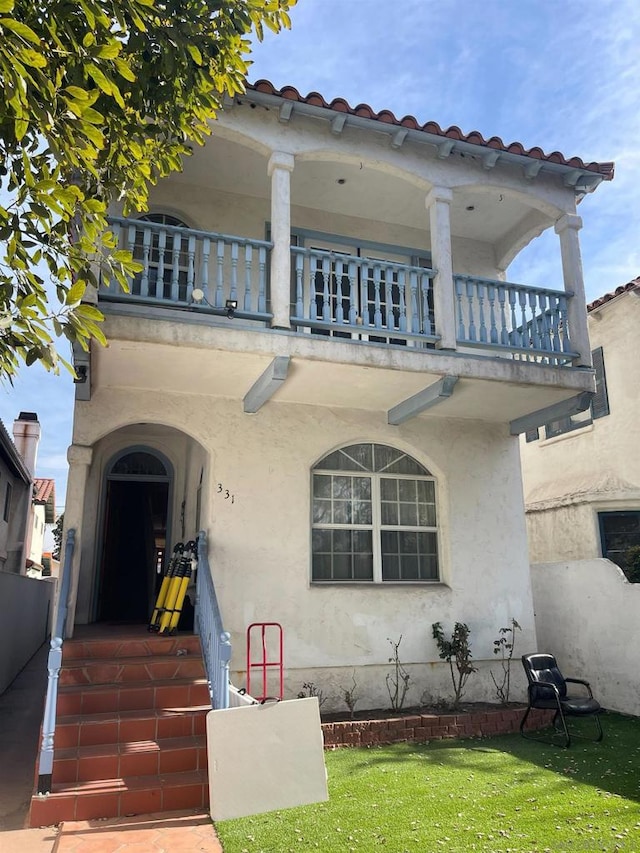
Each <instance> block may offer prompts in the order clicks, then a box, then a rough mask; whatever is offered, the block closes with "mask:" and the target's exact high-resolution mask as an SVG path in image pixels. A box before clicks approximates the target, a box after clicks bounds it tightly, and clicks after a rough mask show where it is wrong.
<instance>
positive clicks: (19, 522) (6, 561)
mask: <svg viewBox="0 0 640 853" xmlns="http://www.w3.org/2000/svg"><path fill="white" fill-rule="evenodd" d="M30 414H31V413H29V412H27V413H25V412H21V413H20V417H19V419H18V421H16V422H15V424H20V425H21V426H20V427H19V428H20V429H21V428H22V425H23V424H24V423H25V421H24V420H23V418H24V417H25V415H27V416H28V415H30ZM15 424H14V427H15ZM14 434H15V433H14ZM32 476H33V473H32V470H31V469H30V467H29V464H28V461H27V460H25V459H24V458H23V456H22V455H21V453H20V450H19V449H18V448H17V447H16V445H15V444H14V442H13V441H12V440H11V437H10V436H9V433H8V432H7V430H6V429H5V426H4V424H3V423H2V422H1V421H0V571H3V572H15V573H17V574H24V572H25V560H26V539H27V536H28V525H29V520H30V517H31V496H32V494H33V487H32Z"/></svg>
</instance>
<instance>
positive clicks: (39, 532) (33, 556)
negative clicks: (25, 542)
mask: <svg viewBox="0 0 640 853" xmlns="http://www.w3.org/2000/svg"><path fill="white" fill-rule="evenodd" d="M44 517H45V508H44V505H43V504H38V505H34V507H33V509H32V518H33V530H32V533H31V545H30V548H29V559H30V560H33V561H34V563H41V562H42V549H43V547H44V533H45V521H44Z"/></svg>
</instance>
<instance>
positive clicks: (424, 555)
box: [312, 444, 439, 583]
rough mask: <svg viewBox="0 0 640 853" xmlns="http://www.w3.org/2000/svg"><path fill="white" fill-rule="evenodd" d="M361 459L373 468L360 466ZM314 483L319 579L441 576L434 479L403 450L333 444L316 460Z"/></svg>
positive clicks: (314, 556)
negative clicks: (367, 471) (368, 470)
mask: <svg viewBox="0 0 640 853" xmlns="http://www.w3.org/2000/svg"><path fill="white" fill-rule="evenodd" d="M370 454H371V455H370ZM367 457H369V458H368V459H367ZM356 460H359V464H362V463H364V464H365V465H366V464H367V462H368V461H369V460H370V462H369V464H370V465H371V467H372V468H373V469H374V470H373V471H371V473H370V474H368V475H366V476H364V475H363V474H364V472H363V473H358V472H357V471H356V470H354V469H355V466H356V465H358V462H356ZM405 460H406V463H405ZM398 462H401V463H402V465H403V468H404V470H403V469H400V470H399V469H398V467H397V466H398ZM318 469H320V470H318ZM332 469H333V470H332ZM360 470H361V471H362V469H360ZM320 472H321V473H320ZM422 472H425V473H427V476H424V474H423V473H422ZM312 490H313V498H312V534H313V536H312V538H313V546H312V580H313V581H320V582H321V581H328V582H349V581H351V582H358V581H364V582H369V583H371V582H374V583H383V582H386V583H389V582H400V583H402V582H405V583H406V582H412V581H413V582H425V581H427V582H428V581H431V582H433V581H438V580H439V570H438V527H437V513H436V494H435V481H434V479H433V478H432V477H430V476H429V474H428V472H426V469H425V468H424V467H423V466H421V465H420V464H419V463H417V462H416V461H415V460H413V459H412V458H411V457H410V456H407V455H406V454H405V453H404V452H403V451H398V450H396V449H394V448H390V447H386V446H384V445H371V444H368V445H367V444H363V445H351V446H349V447H345V448H342V449H340V450H336V451H333V452H332V453H330V454H328V456H326V457H325V458H324V459H323V460H321V461H320V462H319V463H318V465H317V466H316V469H315V471H314V474H313V478H312ZM374 534H375V535H374ZM363 537H364V538H363Z"/></svg>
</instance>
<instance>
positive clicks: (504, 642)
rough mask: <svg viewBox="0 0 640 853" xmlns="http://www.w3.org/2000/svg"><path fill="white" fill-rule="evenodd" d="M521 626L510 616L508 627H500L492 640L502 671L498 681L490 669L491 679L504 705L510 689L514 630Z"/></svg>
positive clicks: (507, 700) (518, 629)
mask: <svg viewBox="0 0 640 853" xmlns="http://www.w3.org/2000/svg"><path fill="white" fill-rule="evenodd" d="M521 630H522V628H521V627H520V625H518V623H517V622H516V620H515V619H514V618H513V617H511V627H510V628H500V630H499V631H498V634H499V635H500V636H499V637H498V639H497V640H494V641H493V653H494V655H500V656H501V657H500V666H501V668H502V673H501V676H500V681H498V680H497V679H496V677H495V676H494V674H493V670H491V679H492V681H493V683H494V684H495V687H496V694H497V696H498V699H499V701H500V702H502V704H503V705H506V704H507V703H508V702H509V691H510V689H511V658H512V657H513V649H514V647H515V644H516V631H521Z"/></svg>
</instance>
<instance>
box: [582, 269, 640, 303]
mask: <svg viewBox="0 0 640 853" xmlns="http://www.w3.org/2000/svg"><path fill="white" fill-rule="evenodd" d="M639 288H640V276H638V278H634V279H633V280H632V281H630V282H629V283H628V284H621V285H620V287H616V289H615V290H614V291H612V292H611V293H605V294H604V296H600V297H599V298H598V299H594V300H593V302H590V303H589V304H588V305H587V311H593V310H594V309H595V308H599V307H600V306H601V305H605V304H606V303H607V302H611V300H612V299H615V298H616V296H622V294H623V293H630V292H631V291H632V290H638V289H639Z"/></svg>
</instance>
